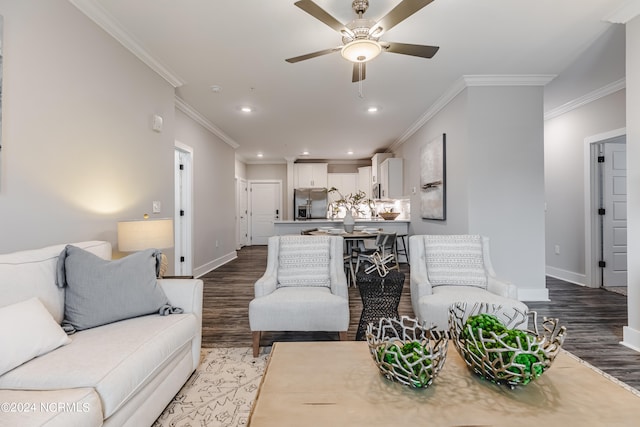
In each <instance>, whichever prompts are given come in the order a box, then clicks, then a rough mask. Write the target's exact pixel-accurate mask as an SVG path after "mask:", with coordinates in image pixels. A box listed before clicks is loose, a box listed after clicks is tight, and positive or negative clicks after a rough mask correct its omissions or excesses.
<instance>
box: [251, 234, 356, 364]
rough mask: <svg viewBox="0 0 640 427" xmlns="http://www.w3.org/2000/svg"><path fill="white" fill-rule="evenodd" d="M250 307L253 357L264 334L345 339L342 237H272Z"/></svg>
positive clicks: (346, 317) (346, 303)
mask: <svg viewBox="0 0 640 427" xmlns="http://www.w3.org/2000/svg"><path fill="white" fill-rule="evenodd" d="M268 245H269V246H268V252H267V269H266V271H265V273H264V275H263V276H262V277H261V278H260V279H258V281H257V282H256V283H255V287H254V290H255V298H254V299H253V300H252V301H251V302H250V303H249V325H250V327H251V332H252V335H253V355H254V357H257V356H258V354H259V351H260V338H261V334H262V332H263V331H336V332H338V333H339V336H340V339H341V340H346V339H347V329H348V328H349V293H348V286H347V277H346V275H345V272H344V266H343V239H342V237H340V236H305V235H297V236H273V237H270V238H269V241H268Z"/></svg>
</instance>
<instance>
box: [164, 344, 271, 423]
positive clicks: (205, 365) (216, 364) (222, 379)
mask: <svg viewBox="0 0 640 427" xmlns="http://www.w3.org/2000/svg"><path fill="white" fill-rule="evenodd" d="M270 350H271V348H270V347H262V348H261V353H260V356H259V357H257V358H254V357H253V352H252V349H251V348H250V347H233V348H211V349H205V350H203V360H202V362H201V363H200V366H199V367H198V368H197V369H196V371H195V372H194V374H193V375H192V376H191V378H190V379H189V381H187V383H186V384H185V385H184V387H182V389H181V390H180V392H178V394H177V395H176V396H175V397H174V398H173V400H172V401H171V403H170V404H169V405H168V406H167V408H166V409H165V410H164V412H163V413H162V415H161V416H160V417H159V418H158V419H157V420H156V422H155V423H154V424H153V426H154V427H169V426H172V427H173V426H176V427H195V426H208V427H235V426H244V425H246V424H247V420H248V419H249V412H250V411H251V405H252V404H253V401H254V399H255V397H256V394H257V391H258V387H259V386H260V380H261V378H262V374H263V373H264V370H265V367H266V362H267V358H268V353H269V352H270Z"/></svg>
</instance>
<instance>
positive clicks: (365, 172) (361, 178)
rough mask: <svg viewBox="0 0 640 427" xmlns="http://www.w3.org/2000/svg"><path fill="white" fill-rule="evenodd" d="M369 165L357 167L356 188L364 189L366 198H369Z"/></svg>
mask: <svg viewBox="0 0 640 427" xmlns="http://www.w3.org/2000/svg"><path fill="white" fill-rule="evenodd" d="M371 182H372V181H371V166H364V167H361V168H358V190H361V191H364V194H366V196H367V199H370V198H371Z"/></svg>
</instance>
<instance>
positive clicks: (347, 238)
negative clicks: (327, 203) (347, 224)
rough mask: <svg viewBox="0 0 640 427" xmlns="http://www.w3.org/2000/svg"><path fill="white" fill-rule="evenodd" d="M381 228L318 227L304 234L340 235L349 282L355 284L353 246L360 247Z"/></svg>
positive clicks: (374, 236) (381, 230) (376, 234)
mask: <svg viewBox="0 0 640 427" xmlns="http://www.w3.org/2000/svg"><path fill="white" fill-rule="evenodd" d="M383 231H384V229H382V228H366V229H364V230H353V231H351V232H347V231H345V230H344V229H340V228H337V227H336V228H330V227H326V228H318V229H315V230H307V231H306V232H305V233H304V234H308V235H311V236H340V237H342V238H343V239H344V242H345V248H344V258H345V261H348V262H349V278H348V279H349V283H350V284H353V285H355V283H356V273H357V272H356V271H355V270H354V268H353V252H354V249H355V248H358V247H360V243H361V242H362V243H363V247H364V241H365V240H370V239H375V238H376V237H377V236H378V233H379V232H383Z"/></svg>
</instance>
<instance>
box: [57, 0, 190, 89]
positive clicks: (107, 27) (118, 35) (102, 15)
mask: <svg viewBox="0 0 640 427" xmlns="http://www.w3.org/2000/svg"><path fill="white" fill-rule="evenodd" d="M69 3H71V4H73V5H74V6H75V7H76V8H77V9H78V10H80V12H82V13H84V14H85V15H86V16H87V17H88V18H89V19H91V20H92V21H93V22H95V23H96V24H97V25H98V26H99V27H100V28H102V29H103V30H104V31H106V32H107V34H109V35H110V36H111V37H113V38H114V39H116V40H117V41H118V42H120V44H121V45H122V46H124V47H125V48H126V49H127V50H129V51H130V52H131V53H132V54H133V55H135V56H136V57H137V58H138V59H140V60H141V61H142V62H144V63H145V64H146V65H147V66H148V67H149V68H151V69H152V70H153V71H155V72H156V73H158V74H159V75H160V76H161V77H162V78H163V79H165V80H166V81H167V82H168V83H169V84H170V85H171V86H173V87H174V88H176V87H180V86H182V85H183V84H184V83H185V82H184V80H182V79H181V78H180V77H178V76H177V75H176V74H175V73H173V72H172V71H170V70H169V69H168V68H167V67H166V66H164V65H163V64H162V63H161V62H160V61H158V60H157V59H155V58H154V57H153V56H152V55H151V54H150V53H149V52H147V50H146V49H145V48H143V47H142V46H141V45H140V43H139V42H138V41H137V40H136V39H135V38H134V37H133V36H132V35H131V34H129V33H127V32H126V31H125V30H124V29H123V28H122V25H120V24H119V23H118V22H117V21H116V20H115V19H114V18H113V16H111V15H110V14H109V13H108V12H107V11H106V10H105V9H104V8H103V7H102V6H101V5H100V4H99V3H98V2H97V1H95V0H69Z"/></svg>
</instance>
